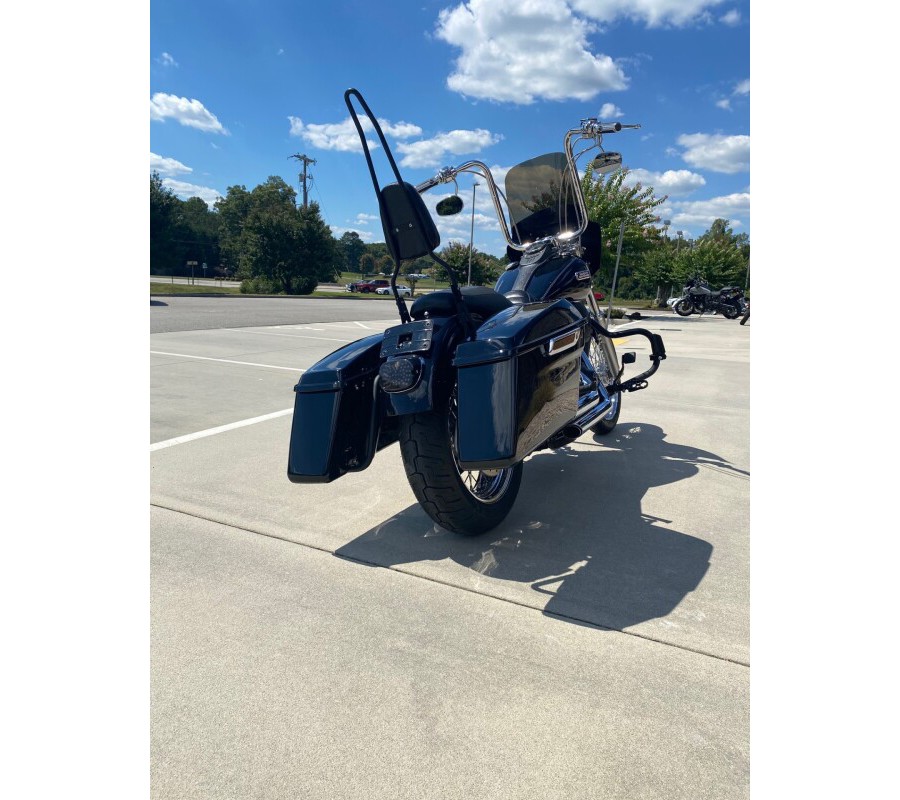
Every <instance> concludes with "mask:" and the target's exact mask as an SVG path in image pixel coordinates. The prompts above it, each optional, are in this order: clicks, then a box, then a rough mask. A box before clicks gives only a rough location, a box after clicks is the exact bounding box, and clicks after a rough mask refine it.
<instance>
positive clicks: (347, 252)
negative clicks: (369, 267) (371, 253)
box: [338, 231, 366, 272]
mask: <svg viewBox="0 0 900 800" xmlns="http://www.w3.org/2000/svg"><path fill="white" fill-rule="evenodd" d="M365 252H366V243H365V242H364V241H363V240H362V239H360V238H359V234H358V233H357V232H356V231H346V232H345V233H344V234H343V236H341V238H340V239H338V254H339V257H340V259H341V265H342V267H343V269H344V270H346V271H347V272H355V271H356V270H358V269H359V258H360V256H361V255H362V254H363V253H365Z"/></svg>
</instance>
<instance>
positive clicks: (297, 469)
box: [288, 334, 397, 483]
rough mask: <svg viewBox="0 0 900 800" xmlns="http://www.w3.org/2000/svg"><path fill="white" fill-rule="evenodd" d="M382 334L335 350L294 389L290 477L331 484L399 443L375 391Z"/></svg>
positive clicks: (297, 480) (302, 480)
mask: <svg viewBox="0 0 900 800" xmlns="http://www.w3.org/2000/svg"><path fill="white" fill-rule="evenodd" d="M381 342H382V335H381V334H376V335H374V336H368V337H366V338H365V339H360V340H359V341H357V342H353V343H352V344H349V345H347V346H346V347H342V348H341V349H340V350H336V351H335V352H333V353H332V354H331V355H329V356H326V357H325V358H324V359H322V360H321V361H320V362H318V363H317V364H316V365H315V366H313V367H311V368H310V369H309V370H307V371H306V372H305V373H303V375H302V376H301V378H300V381H299V383H297V385H296V386H295V387H294V392H295V395H294V417H293V422H292V425H291V443H290V451H289V453H288V478H290V480H291V481H292V482H294V483H328V482H330V481H333V480H334V479H335V478H339V477H340V476H341V475H343V474H344V473H346V472H358V471H359V470H363V469H365V468H366V467H368V466H369V464H370V463H371V461H372V458H373V457H374V455H375V452H376V450H380V449H381V448H382V447H385V446H387V445H388V444H390V443H391V442H393V441H396V439H397V434H396V425H390V424H388V425H387V426H385V429H384V430H382V419H383V412H382V410H381V408H380V406H379V402H378V398H377V393H376V391H375V379H376V377H377V375H378V367H379V364H380V363H381V359H380V358H379V351H380V349H381Z"/></svg>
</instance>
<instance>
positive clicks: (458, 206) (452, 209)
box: [434, 194, 463, 217]
mask: <svg viewBox="0 0 900 800" xmlns="http://www.w3.org/2000/svg"><path fill="white" fill-rule="evenodd" d="M462 208H463V201H462V198H461V197H460V196H459V195H458V194H453V195H450V197H445V198H444V199H443V200H441V202H440V203H438V204H437V205H436V206H435V207H434V210H435V211H437V215H438V216H439V217H452V216H453V215H454V214H458V213H459V212H460V211H462Z"/></svg>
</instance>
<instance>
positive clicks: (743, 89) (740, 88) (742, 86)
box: [733, 78, 750, 94]
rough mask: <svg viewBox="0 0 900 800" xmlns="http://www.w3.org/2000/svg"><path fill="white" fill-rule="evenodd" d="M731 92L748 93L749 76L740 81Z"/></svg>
mask: <svg viewBox="0 0 900 800" xmlns="http://www.w3.org/2000/svg"><path fill="white" fill-rule="evenodd" d="M733 94H750V78H747V79H746V80H743V81H741V82H740V83H739V84H738V85H737V86H735V87H734V92H733Z"/></svg>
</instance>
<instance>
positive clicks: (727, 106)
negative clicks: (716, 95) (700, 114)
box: [716, 97, 731, 111]
mask: <svg viewBox="0 0 900 800" xmlns="http://www.w3.org/2000/svg"><path fill="white" fill-rule="evenodd" d="M716 108H721V109H722V110H723V111H731V101H730V100H729V99H728V98H727V97H726V98H725V99H724V100H716Z"/></svg>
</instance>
